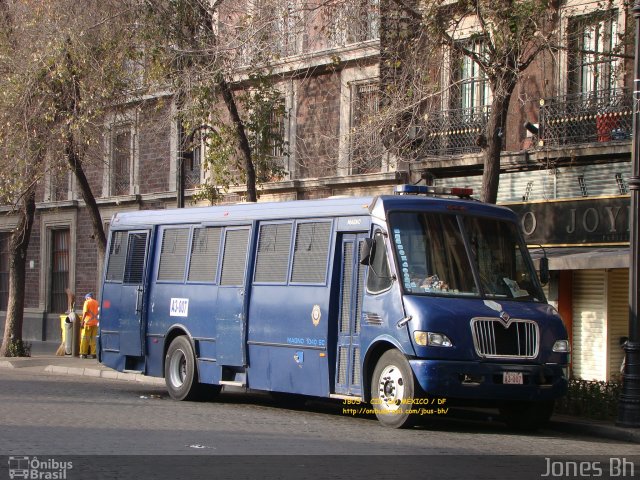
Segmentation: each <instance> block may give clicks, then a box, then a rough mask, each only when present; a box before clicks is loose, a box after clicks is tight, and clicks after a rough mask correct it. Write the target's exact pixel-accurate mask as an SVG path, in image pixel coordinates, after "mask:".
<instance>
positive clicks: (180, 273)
mask: <svg viewBox="0 0 640 480" xmlns="http://www.w3.org/2000/svg"><path fill="white" fill-rule="evenodd" d="M188 242H189V229H188V228H170V229H169V228H168V229H166V230H164V231H163V232H162V247H161V249H160V265H159V266H158V280H159V281H174V282H182V281H183V280H184V271H185V265H186V262H187V248H188Z"/></svg>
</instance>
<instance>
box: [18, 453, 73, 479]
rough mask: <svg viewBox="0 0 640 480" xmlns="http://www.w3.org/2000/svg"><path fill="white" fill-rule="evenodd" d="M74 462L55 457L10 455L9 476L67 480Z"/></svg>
mask: <svg viewBox="0 0 640 480" xmlns="http://www.w3.org/2000/svg"><path fill="white" fill-rule="evenodd" d="M72 468H73V462H62V461H60V460H56V459H55V458H47V459H45V460H41V459H39V458H38V457H9V478H10V479H11V480H13V479H14V478H25V479H33V480H66V479H67V478H68V477H67V471H68V470H71V469H72Z"/></svg>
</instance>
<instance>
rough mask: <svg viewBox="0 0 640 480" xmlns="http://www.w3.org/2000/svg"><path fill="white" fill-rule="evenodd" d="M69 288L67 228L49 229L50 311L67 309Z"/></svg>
mask: <svg viewBox="0 0 640 480" xmlns="http://www.w3.org/2000/svg"><path fill="white" fill-rule="evenodd" d="M67 288H69V229H61V230H52V231H51V289H50V302H49V305H50V311H51V312H59V313H64V312H66V311H67V307H68V306H67V293H66V289H67Z"/></svg>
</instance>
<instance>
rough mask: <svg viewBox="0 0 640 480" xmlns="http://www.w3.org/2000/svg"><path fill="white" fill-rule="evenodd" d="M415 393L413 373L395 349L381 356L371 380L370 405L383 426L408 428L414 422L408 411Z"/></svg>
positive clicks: (402, 356)
mask: <svg viewBox="0 0 640 480" xmlns="http://www.w3.org/2000/svg"><path fill="white" fill-rule="evenodd" d="M414 394H415V382H414V378H413V371H412V370H411V367H410V366H409V362H408V361H407V359H406V358H405V357H404V355H402V354H401V353H400V352H399V351H398V350H388V351H386V352H385V353H384V354H382V356H381V357H380V360H378V363H377V365H376V368H375V370H374V371H373V378H372V379H371V404H372V407H373V410H374V412H375V414H376V417H377V418H378V420H379V421H380V423H381V424H382V425H384V426H385V427H391V428H407V427H410V426H412V425H413V424H414V423H415V420H416V416H415V415H414V414H412V413H411V412H410V410H411V408H412V404H411V401H412V400H413V398H414Z"/></svg>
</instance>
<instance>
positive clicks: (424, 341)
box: [413, 330, 453, 347]
mask: <svg viewBox="0 0 640 480" xmlns="http://www.w3.org/2000/svg"><path fill="white" fill-rule="evenodd" d="M413 339H414V340H415V342H416V344H418V345H421V346H423V347H426V346H429V347H453V343H451V340H449V337H447V336H446V335H444V334H442V333H436V332H422V331H420V330H416V331H414V332H413Z"/></svg>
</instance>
